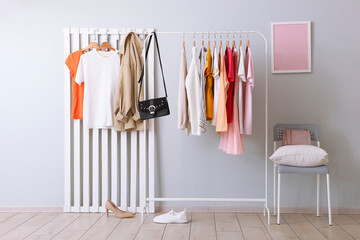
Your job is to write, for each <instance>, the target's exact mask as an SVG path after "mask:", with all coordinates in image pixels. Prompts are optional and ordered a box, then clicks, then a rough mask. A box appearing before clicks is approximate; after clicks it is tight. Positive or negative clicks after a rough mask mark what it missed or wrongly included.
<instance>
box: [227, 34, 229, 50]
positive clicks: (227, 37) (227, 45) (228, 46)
mask: <svg viewBox="0 0 360 240" xmlns="http://www.w3.org/2000/svg"><path fill="white" fill-rule="evenodd" d="M227 39H228V40H226V47H229V33H227Z"/></svg>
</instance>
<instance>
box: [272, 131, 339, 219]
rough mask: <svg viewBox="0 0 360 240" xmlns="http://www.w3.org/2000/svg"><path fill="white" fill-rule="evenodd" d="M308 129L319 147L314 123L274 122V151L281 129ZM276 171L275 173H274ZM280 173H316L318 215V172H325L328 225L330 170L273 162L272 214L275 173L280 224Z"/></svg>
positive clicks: (324, 166) (320, 167) (322, 167)
mask: <svg viewBox="0 0 360 240" xmlns="http://www.w3.org/2000/svg"><path fill="white" fill-rule="evenodd" d="M284 129H293V130H309V131H310V132H311V141H312V142H316V145H317V146H318V147H320V137H319V128H318V127H317V126H316V125H314V124H276V125H275V126H274V152H275V151H276V149H277V141H282V139H283V130H284ZM276 172H277V174H276ZM282 174H316V175H317V188H316V190H317V194H316V215H317V216H319V204H320V202H319V193H320V174H326V181H327V199H328V214H329V225H330V226H331V225H332V222H331V204H330V172H329V168H328V166H326V165H323V166H318V167H294V166H286V165H281V164H274V215H276V204H275V203H276V175H277V178H278V184H277V188H278V189H277V190H278V191H277V224H280V193H281V191H280V190H281V175H282Z"/></svg>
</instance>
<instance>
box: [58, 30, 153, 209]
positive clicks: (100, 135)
mask: <svg viewBox="0 0 360 240" xmlns="http://www.w3.org/2000/svg"><path fill="white" fill-rule="evenodd" d="M129 31H134V32H136V33H137V34H138V35H139V36H140V38H141V39H143V40H145V37H146V36H147V35H148V34H149V33H151V31H153V29H94V28H91V29H89V28H65V29H64V61H65V59H66V58H67V56H68V55H69V54H70V53H71V52H74V51H76V50H79V49H81V48H84V47H86V46H87V45H88V44H89V42H92V41H95V42H98V44H101V43H102V42H104V41H108V42H110V43H111V45H112V46H113V47H114V48H116V49H119V47H120V43H121V40H122V39H123V38H124V36H125V35H126V34H127V33H128V32H129ZM145 69H146V71H145V85H144V89H145V90H146V91H145V97H147V98H153V97H154V45H153V43H152V44H151V48H150V50H149V56H148V61H147V65H146V66H145ZM64 84H65V86H64V104H65V151H64V158H65V176H64V178H65V193H64V196H65V200H64V212H104V211H105V207H104V205H105V202H106V200H107V199H111V200H112V201H113V202H114V203H115V204H116V205H118V206H119V207H120V208H121V209H122V210H129V211H134V212H135V211H136V212H139V211H142V209H143V207H144V206H145V201H146V197H154V140H155V138H154V120H150V121H147V122H146V123H145V124H146V125H147V130H146V131H140V132H116V131H115V130H113V129H111V130H110V129H90V130H89V129H86V128H85V127H84V125H83V121H82V120H73V119H71V106H72V93H71V78H70V73H69V70H68V68H67V66H66V65H65V64H64ZM85 84H86V83H85ZM149 210H150V212H154V204H153V203H150V206H149Z"/></svg>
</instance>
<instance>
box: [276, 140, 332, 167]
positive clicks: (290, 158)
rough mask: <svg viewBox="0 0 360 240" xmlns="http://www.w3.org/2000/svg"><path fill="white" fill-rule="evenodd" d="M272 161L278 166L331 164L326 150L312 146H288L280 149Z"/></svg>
mask: <svg viewBox="0 0 360 240" xmlns="http://www.w3.org/2000/svg"><path fill="white" fill-rule="evenodd" d="M270 160H271V161H273V162H274V163H277V164H283V165H290V166H297V167H315V166H320V165H325V164H327V163H328V162H329V159H328V154H327V152H325V150H323V149H321V148H319V147H316V146H312V145H287V146H282V147H279V148H278V149H277V150H276V151H275V152H274V154H273V155H272V156H271V157H270Z"/></svg>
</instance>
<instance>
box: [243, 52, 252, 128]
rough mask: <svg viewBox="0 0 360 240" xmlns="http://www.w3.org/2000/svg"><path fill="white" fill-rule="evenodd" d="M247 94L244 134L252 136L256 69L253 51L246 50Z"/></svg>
mask: <svg viewBox="0 0 360 240" xmlns="http://www.w3.org/2000/svg"><path fill="white" fill-rule="evenodd" d="M244 65H245V77H246V83H245V89H244V90H245V92H244V134H246V135H251V134H252V90H253V88H254V67H253V58H252V56H251V50H250V48H249V47H247V48H246V53H245V59H244Z"/></svg>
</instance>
